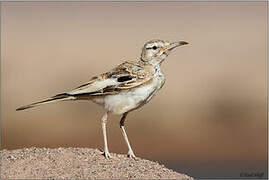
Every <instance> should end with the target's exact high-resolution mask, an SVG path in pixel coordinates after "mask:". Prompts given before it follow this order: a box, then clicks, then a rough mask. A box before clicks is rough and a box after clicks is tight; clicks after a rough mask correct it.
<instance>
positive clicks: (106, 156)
mask: <svg viewBox="0 0 269 180" xmlns="http://www.w3.org/2000/svg"><path fill="white" fill-rule="evenodd" d="M103 155H104V156H105V158H111V155H110V154H109V152H108V151H105V152H104V154H103Z"/></svg>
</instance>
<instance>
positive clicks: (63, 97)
mask: <svg viewBox="0 0 269 180" xmlns="http://www.w3.org/2000/svg"><path fill="white" fill-rule="evenodd" d="M75 99H76V97H74V96H72V95H69V94H67V93H63V94H57V95H56V96H53V97H51V98H49V99H46V100H44V101H40V102H36V103H32V104H29V105H26V106H21V107H19V108H17V109H16V111H21V110H24V109H29V108H33V107H36V106H40V105H43V104H47V103H53V102H58V101H65V100H75Z"/></svg>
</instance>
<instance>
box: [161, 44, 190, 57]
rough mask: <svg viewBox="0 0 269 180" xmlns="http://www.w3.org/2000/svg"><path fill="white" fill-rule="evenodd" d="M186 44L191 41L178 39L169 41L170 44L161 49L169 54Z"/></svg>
mask: <svg viewBox="0 0 269 180" xmlns="http://www.w3.org/2000/svg"><path fill="white" fill-rule="evenodd" d="M186 44H189V43H188V42H186V41H176V42H172V43H168V45H167V46H166V47H164V48H162V50H161V51H162V52H164V53H167V54H168V53H170V52H171V51H172V50H173V49H175V48H176V47H179V46H183V45H186Z"/></svg>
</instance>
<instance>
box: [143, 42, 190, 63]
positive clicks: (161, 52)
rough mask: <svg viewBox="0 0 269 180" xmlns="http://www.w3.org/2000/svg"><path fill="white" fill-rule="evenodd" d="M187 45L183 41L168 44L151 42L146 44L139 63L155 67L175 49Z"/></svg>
mask: <svg viewBox="0 0 269 180" xmlns="http://www.w3.org/2000/svg"><path fill="white" fill-rule="evenodd" d="M185 44H188V43H187V42H185V41H177V42H168V41H163V40H151V41H149V42H147V43H146V44H145V45H144V47H143V49H142V54H141V61H143V62H145V63H149V64H152V65H157V64H160V63H162V62H163V60H164V59H165V58H166V57H167V56H168V55H169V54H170V53H171V51H172V50H173V49H175V48H176V47H179V46H182V45H185Z"/></svg>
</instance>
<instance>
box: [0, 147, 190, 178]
mask: <svg viewBox="0 0 269 180" xmlns="http://www.w3.org/2000/svg"><path fill="white" fill-rule="evenodd" d="M111 155H112V158H110V159H106V158H105V157H104V156H103V155H102V152H101V151H100V150H97V149H89V148H58V149H48V148H24V149H17V150H2V151H1V179H48V178H49V179H67V178H68V179H112V178H113V179H192V178H191V177H189V176H187V175H184V174H179V173H177V172H175V171H173V170H170V169H167V168H165V167H164V166H163V165H160V164H158V163H157V162H152V161H149V160H145V159H141V158H136V159H131V158H128V157H127V156H126V155H122V154H114V153H111Z"/></svg>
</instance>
